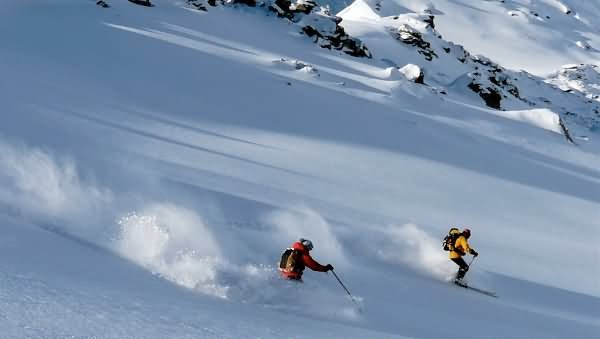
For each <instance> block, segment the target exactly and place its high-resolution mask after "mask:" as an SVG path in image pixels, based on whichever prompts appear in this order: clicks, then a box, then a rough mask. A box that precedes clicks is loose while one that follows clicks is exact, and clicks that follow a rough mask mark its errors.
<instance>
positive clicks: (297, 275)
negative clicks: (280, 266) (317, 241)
mask: <svg viewBox="0 0 600 339" xmlns="http://www.w3.org/2000/svg"><path fill="white" fill-rule="evenodd" d="M292 248H293V249H295V250H297V251H299V252H300V253H301V254H302V262H303V263H304V266H307V267H308V268H310V269H311V270H313V271H317V272H327V267H326V266H323V265H321V264H319V263H318V262H317V261H316V260H315V259H313V258H312V257H311V256H310V254H309V253H308V250H307V249H306V248H305V247H304V245H302V243H300V242H295V243H294V244H293V245H292ZM303 271H304V267H302V268H301V269H300V270H299V272H294V271H287V270H282V271H281V274H282V275H283V276H284V277H285V278H288V279H295V280H300V279H302V273H303Z"/></svg>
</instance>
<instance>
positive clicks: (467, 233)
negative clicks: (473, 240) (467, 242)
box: [463, 228, 471, 239]
mask: <svg viewBox="0 0 600 339" xmlns="http://www.w3.org/2000/svg"><path fill="white" fill-rule="evenodd" d="M463 235H464V236H465V238H467V239H469V237H470V236H471V230H470V229H468V228H465V229H464V230H463Z"/></svg>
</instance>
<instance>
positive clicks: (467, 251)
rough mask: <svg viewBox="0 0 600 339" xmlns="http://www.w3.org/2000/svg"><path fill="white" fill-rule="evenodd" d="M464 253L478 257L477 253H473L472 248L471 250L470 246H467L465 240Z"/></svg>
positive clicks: (467, 243)
mask: <svg viewBox="0 0 600 339" xmlns="http://www.w3.org/2000/svg"><path fill="white" fill-rule="evenodd" d="M464 249H465V253H469V254H472V255H474V256H478V255H479V254H478V253H477V251H475V250H474V249H473V248H471V246H469V242H468V241H467V240H466V239H465V247H464Z"/></svg>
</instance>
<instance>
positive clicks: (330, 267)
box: [325, 264, 333, 271]
mask: <svg viewBox="0 0 600 339" xmlns="http://www.w3.org/2000/svg"><path fill="white" fill-rule="evenodd" d="M325 268H326V269H327V270H328V271H333V266H331V264H327V266H325Z"/></svg>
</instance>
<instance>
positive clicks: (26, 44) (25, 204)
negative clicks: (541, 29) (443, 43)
mask: <svg viewBox="0 0 600 339" xmlns="http://www.w3.org/2000/svg"><path fill="white" fill-rule="evenodd" d="M109 3H110V5H111V7H110V8H101V7H99V6H96V5H95V4H94V2H93V1H74V0H73V1H71V0H58V1H53V2H43V3H37V2H36V3H34V2H28V1H5V2H4V3H3V4H2V5H1V6H0V18H1V19H0V41H2V42H3V43H2V44H0V58H1V60H2V63H0V73H1V74H3V77H2V78H3V80H2V81H0V98H1V102H2V111H1V112H2V113H1V114H2V125H0V160H1V161H0V220H1V225H2V237H1V240H0V252H1V253H2V254H1V256H0V257H1V258H2V259H1V260H0V279H1V281H0V298H1V299H0V300H1V301H2V302H0V328H2V329H3V331H2V332H3V333H5V334H6V335H7V336H8V337H67V336H76V337H92V336H103V337H104V336H105V337H111V338H120V337H136V338H137V337H161V338H162V337H164V338H166V337H169V338H171V337H182V338H184V337H217V338H222V337H230V338H239V337H244V338H246V337H269V338H270V337H273V338H279V337H282V336H285V337H287V336H290V337H310V338H322V337H326V338H333V337H339V338H351V337H356V338H366V337H377V338H379V337H400V336H409V337H436V338H447V337H462V336H465V335H467V336H473V337H502V338H506V337H594V336H595V335H597V333H599V331H600V321H599V320H598V319H600V317H599V316H598V315H599V314H600V299H599V298H600V289H599V287H598V286H600V284H598V283H599V281H598V277H599V276H600V266H599V265H598V262H600V261H599V260H598V259H599V256H600V253H599V252H598V246H597V243H598V240H600V233H599V232H600V231H599V229H598V220H599V217H600V214H599V213H600V212H599V211H600V209H599V205H600V172H599V171H598V168H600V166H599V165H600V156H599V154H600V153H599V152H598V151H599V144H598V142H597V140H596V138H595V136H596V135H597V133H596V132H594V131H587V132H589V134H588V135H589V138H588V140H587V141H585V142H581V144H580V145H578V146H574V145H571V144H569V143H567V142H566V141H565V138H564V137H563V135H562V134H561V131H560V130H559V129H557V122H556V120H553V119H554V117H555V116H556V112H558V111H560V110H559V109H557V108H556V107H553V106H551V107H550V109H548V110H544V109H531V108H529V109H518V110H516V109H511V110H507V111H497V110H494V109H491V108H488V107H486V106H485V105H484V103H483V102H481V100H479V99H478V98H477V96H476V95H475V94H474V93H471V92H470V91H468V90H467V89H464V88H463V87H451V86H450V87H449V88H450V90H448V91H449V93H448V94H447V95H444V94H441V93H440V92H439V90H437V89H438V87H437V86H439V88H442V87H444V86H445V85H447V84H448V83H447V82H444V78H443V76H439V77H438V78H437V80H436V82H435V83H432V85H433V86H431V87H425V86H422V85H418V84H415V83H414V82H412V81H410V80H409V79H408V78H407V77H406V76H405V74H403V73H401V72H400V71H398V70H397V69H396V68H394V67H391V66H390V64H389V62H388V63H386V62H385V61H382V58H385V54H387V53H391V52H393V51H400V50H401V49H400V48H399V47H397V46H396V45H390V46H394V47H389V48H388V47H385V48H384V47H378V46H377V45H376V44H377V41H376V40H377V39H382V40H381V41H380V43H381V46H386V44H391V43H396V41H395V40H393V39H391V38H390V37H389V35H386V39H388V40H389V41H387V40H386V41H384V40H383V39H384V38H383V36H384V35H382V34H378V30H379V29H380V27H379V26H377V25H375V26H373V25H371V26H369V25H367V24H362V25H361V24H360V22H361V20H362V19H361V17H362V18H364V17H365V16H367V17H369V12H368V11H365V12H366V14H361V15H357V13H358V12H356V11H355V12H354V14H355V17H354V18H348V19H347V21H348V22H349V23H352V22H354V23H355V25H354V26H353V27H354V29H355V30H357V31H356V32H353V31H352V29H351V28H348V31H349V32H350V33H351V34H352V35H355V36H359V37H361V38H363V36H362V33H361V31H359V30H361V29H362V32H363V33H364V37H365V39H364V40H365V41H366V42H367V46H369V48H370V50H371V51H372V52H373V53H374V57H373V59H367V58H353V57H351V56H348V55H345V54H344V53H340V52H337V51H331V50H327V49H322V48H319V46H318V45H317V44H314V43H313V42H312V41H311V40H310V39H308V38H307V37H306V36H303V35H300V34H298V27H297V26H295V25H290V24H288V23H287V22H286V21H285V20H283V19H279V18H276V17H275V16H273V15H267V13H268V12H267V11H265V10H263V9H261V8H256V9H255V8H248V7H245V6H217V7H211V8H209V10H208V12H199V11H196V10H193V9H191V8H189V7H187V6H186V5H185V3H183V2H180V1H172V0H155V1H153V3H155V5H156V6H155V7H151V8H146V7H141V6H137V5H134V4H131V3H129V2H125V1H109ZM365 9H366V8H365ZM365 12H363V11H360V13H365ZM373 13H375V12H373ZM371 15H372V14H371ZM370 18H371V19H374V18H375V17H370ZM353 19H354V20H353ZM377 20H379V19H377ZM356 23H358V24H356ZM74 27H76V29H73V28H74ZM349 27H350V26H349ZM354 33H357V34H354ZM379 33H380V32H379ZM369 35H370V36H372V37H374V38H373V39H372V40H371V45H369V41H368V36H369ZM444 35H446V33H445V32H444ZM592 38H597V35H595V36H594V37H592ZM461 43H463V42H461ZM465 45H466V43H465ZM371 46H372V47H371ZM402 53H403V54H402V55H403V57H402V58H399V59H400V61H402V62H403V63H411V60H412V59H410V58H415V59H414V60H415V61H414V62H413V63H416V62H417V59H416V56H418V53H417V52H415V51H411V52H409V51H404V52H402ZM411 53H412V54H411ZM557 53H558V52H557ZM413 54H414V55H413ZM451 62H452V63H451ZM571 62H579V61H571ZM453 65H454V61H453V60H452V59H450V58H446V59H443V60H441V61H439V64H436V66H435V67H436V68H435V69H437V70H445V71H446V72H447V73H453V72H455V70H453V69H452V67H453ZM399 66H403V65H399ZM404 70H405V71H406V69H404ZM459 71H460V70H458V71H456V72H457V73H459ZM532 71H533V70H532ZM405 73H406V72H405ZM428 74H431V75H432V78H434V79H436V78H435V77H434V76H433V74H434V73H433V72H431V73H428ZM426 79H427V78H426ZM444 88H445V87H444ZM549 93H554V92H549ZM556 95H557V96H558V94H556ZM561 95H562V94H561ZM564 95H568V94H564ZM551 96H552V99H554V94H551ZM566 98H569V100H573V101H572V102H573V105H575V103H579V101H577V100H579V99H571V97H570V96H569V97H566ZM577 98H578V97H577ZM540 117H541V118H540ZM572 126H573V127H574V129H575V130H577V131H578V133H579V132H581V133H582V131H585V127H584V126H577V125H572ZM454 225H459V226H460V227H469V228H471V229H472V230H473V237H472V239H471V242H472V244H473V246H474V247H475V248H476V249H477V250H478V251H479V253H480V254H481V255H480V257H479V259H478V260H477V261H476V262H475V265H474V266H473V269H472V272H470V273H469V275H470V282H471V283H472V284H473V285H476V286H480V287H482V288H488V289H493V290H495V291H497V293H498V295H499V298H497V299H494V298H490V297H488V296H484V295H479V294H476V293H473V292H472V291H467V290H463V289H459V288H457V287H454V286H449V285H448V284H447V283H446V279H448V277H450V276H451V274H452V272H453V271H454V270H455V267H454V264H452V263H450V262H449V261H448V259H447V257H446V253H445V252H443V251H441V249H440V242H441V238H443V235H444V233H445V232H446V231H447V229H448V228H449V227H450V226H454ZM300 236H304V237H308V238H310V239H312V240H313V241H314V243H315V250H314V256H315V258H316V259H317V260H319V261H321V262H323V263H332V264H333V265H334V266H335V267H336V272H337V273H338V274H339V275H340V277H341V278H342V279H343V281H344V282H345V283H346V284H347V285H348V287H349V288H350V290H351V291H352V292H353V293H355V294H356V295H357V296H358V297H359V299H360V300H361V304H362V310H363V312H362V313H361V312H359V310H358V309H357V308H355V307H354V306H353V304H352V303H351V301H350V300H349V299H347V298H346V296H345V294H344V291H343V290H341V288H340V287H339V286H338V285H337V282H336V281H335V280H334V279H333V277H331V276H329V275H328V274H318V273H313V272H307V273H306V278H305V283H304V284H302V285H301V286H296V285H295V284H291V283H289V282H285V281H281V280H280V279H279V278H278V272H277V270H276V266H275V265H276V262H277V261H278V259H279V255H280V254H281V251H282V250H283V249H284V248H285V247H287V246H289V245H290V244H291V242H292V241H294V240H295V239H297V238H298V237H300ZM448 305H451V306H450V307H452V308H453V309H457V311H449V310H448V308H449V306H448ZM464 321H468V323H469V326H468V328H469V329H468V332H467V333H462V332H455V333H451V334H449V333H448V328H456V326H457V325H456V324H457V323H459V322H460V323H462V322H464Z"/></svg>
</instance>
